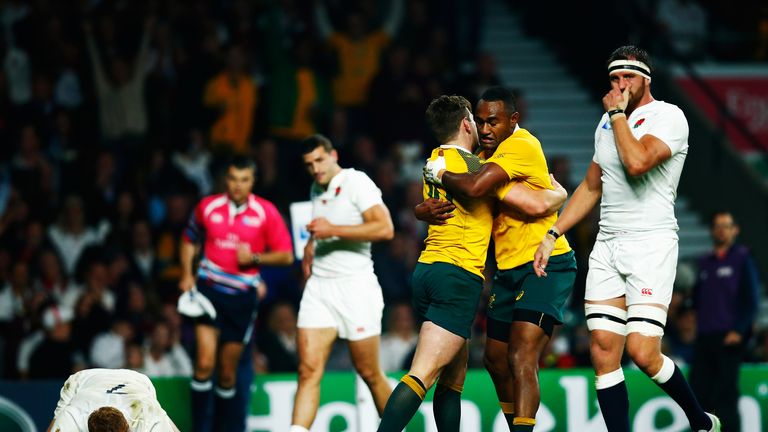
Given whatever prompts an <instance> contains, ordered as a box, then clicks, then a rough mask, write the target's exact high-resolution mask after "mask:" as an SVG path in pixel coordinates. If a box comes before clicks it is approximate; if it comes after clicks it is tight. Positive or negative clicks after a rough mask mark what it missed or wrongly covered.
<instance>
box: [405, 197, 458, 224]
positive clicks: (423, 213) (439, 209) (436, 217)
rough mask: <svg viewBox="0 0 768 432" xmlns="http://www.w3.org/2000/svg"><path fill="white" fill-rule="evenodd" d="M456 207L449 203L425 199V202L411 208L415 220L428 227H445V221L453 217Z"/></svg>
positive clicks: (435, 199)
mask: <svg viewBox="0 0 768 432" xmlns="http://www.w3.org/2000/svg"><path fill="white" fill-rule="evenodd" d="M454 210H456V206H455V205H454V204H453V203H452V202H450V201H443V200H439V199H437V198H427V200H426V201H424V202H423V203H421V204H419V205H417V206H416V207H414V208H413V213H414V215H415V216H416V219H418V220H420V221H424V222H426V223H428V224H430V225H445V224H446V222H445V221H446V220H448V219H450V218H452V217H454V216H455V215H454V214H453V213H452V212H453V211H454Z"/></svg>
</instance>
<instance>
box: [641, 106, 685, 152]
mask: <svg viewBox="0 0 768 432" xmlns="http://www.w3.org/2000/svg"><path fill="white" fill-rule="evenodd" d="M661 107H662V108H664V109H663V111H661V112H660V113H659V115H657V116H656V118H654V121H653V122H649V123H650V124H649V127H648V129H647V130H646V131H645V134H646V135H653V136H655V137H656V138H658V139H660V140H661V141H663V142H664V144H666V145H667V147H669V150H670V151H671V152H672V156H674V155H676V154H677V153H680V152H681V151H683V150H685V149H687V148H688V121H687V120H686V119H685V115H684V114H683V111H681V110H680V108H678V107H676V106H674V105H670V104H664V105H661ZM641 138H642V137H641Z"/></svg>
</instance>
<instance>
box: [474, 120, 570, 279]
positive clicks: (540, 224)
mask: <svg viewBox="0 0 768 432" xmlns="http://www.w3.org/2000/svg"><path fill="white" fill-rule="evenodd" d="M486 163H495V164H497V165H499V166H500V167H501V168H502V169H503V170H504V171H505V172H506V173H507V175H509V178H510V180H511V181H510V182H509V183H507V184H506V185H505V186H504V187H502V188H499V190H498V191H497V198H498V199H499V200H502V199H503V198H504V196H505V195H506V194H507V192H509V190H510V189H511V188H512V186H513V185H514V184H515V183H516V182H521V183H523V184H524V185H526V186H528V187H530V188H531V189H534V190H540V189H552V182H551V181H550V179H549V169H548V168H547V160H546V158H545V157H544V151H543V150H542V149H541V143H540V142H539V140H538V139H537V138H536V137H535V136H533V135H532V134H531V133H530V132H528V131H527V130H525V129H518V130H517V131H516V132H515V133H514V134H512V135H511V136H510V137H509V138H507V139H506V140H504V142H502V143H501V144H500V145H499V147H498V149H496V152H495V153H494V154H493V156H492V157H491V158H490V159H488V160H487V161H486ZM501 208H502V209H503V206H501ZM556 221H557V214H552V215H549V216H547V217H544V218H540V219H535V220H533V221H523V220H520V219H517V218H515V216H513V215H510V214H507V213H505V212H504V211H503V210H502V211H501V212H499V214H498V216H496V218H495V219H494V221H493V241H494V244H495V247H496V265H497V266H498V268H499V269H500V270H509V269H512V268H515V267H517V266H519V265H522V264H525V263H527V262H530V261H533V255H534V253H536V249H537V248H538V247H539V244H540V243H541V240H542V239H543V238H544V236H545V235H546V233H547V230H549V228H550V227H552V225H554V224H555V222H556ZM570 250H571V246H570V245H569V244H568V240H566V238H565V236H561V237H560V238H558V239H557V241H556V242H555V249H554V251H553V252H552V255H562V254H564V253H567V252H569V251H570Z"/></svg>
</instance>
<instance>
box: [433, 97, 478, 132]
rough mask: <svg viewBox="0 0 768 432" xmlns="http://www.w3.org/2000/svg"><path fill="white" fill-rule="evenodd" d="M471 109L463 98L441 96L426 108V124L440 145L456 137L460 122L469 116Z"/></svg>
mask: <svg viewBox="0 0 768 432" xmlns="http://www.w3.org/2000/svg"><path fill="white" fill-rule="evenodd" d="M471 112H472V107H471V105H470V104H469V101H468V100H467V99H466V98H464V97H463V96H456V95H453V96H446V95H442V96H440V97H438V98H436V99H433V100H432V102H430V103H429V106H428V107H427V124H428V125H429V128H430V129H431V130H432V133H433V134H434V135H435V138H436V139H437V141H439V142H440V143H441V144H442V143H446V142H448V141H449V140H450V139H451V138H453V137H454V136H455V135H456V131H457V130H458V129H459V124H460V123H461V121H462V120H463V119H465V118H467V117H468V116H469V114H470V113H471Z"/></svg>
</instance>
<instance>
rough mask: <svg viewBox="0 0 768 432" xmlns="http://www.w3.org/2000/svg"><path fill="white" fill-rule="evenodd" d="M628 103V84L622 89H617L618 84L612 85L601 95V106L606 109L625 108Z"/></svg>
mask: <svg viewBox="0 0 768 432" xmlns="http://www.w3.org/2000/svg"><path fill="white" fill-rule="evenodd" d="M628 103H629V86H627V87H625V88H624V91H621V90H619V88H618V86H616V85H614V86H613V88H612V89H611V90H610V91H609V92H608V93H606V95H605V96H603V108H605V110H606V111H611V110H615V109H620V110H625V109H627V104H628Z"/></svg>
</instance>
